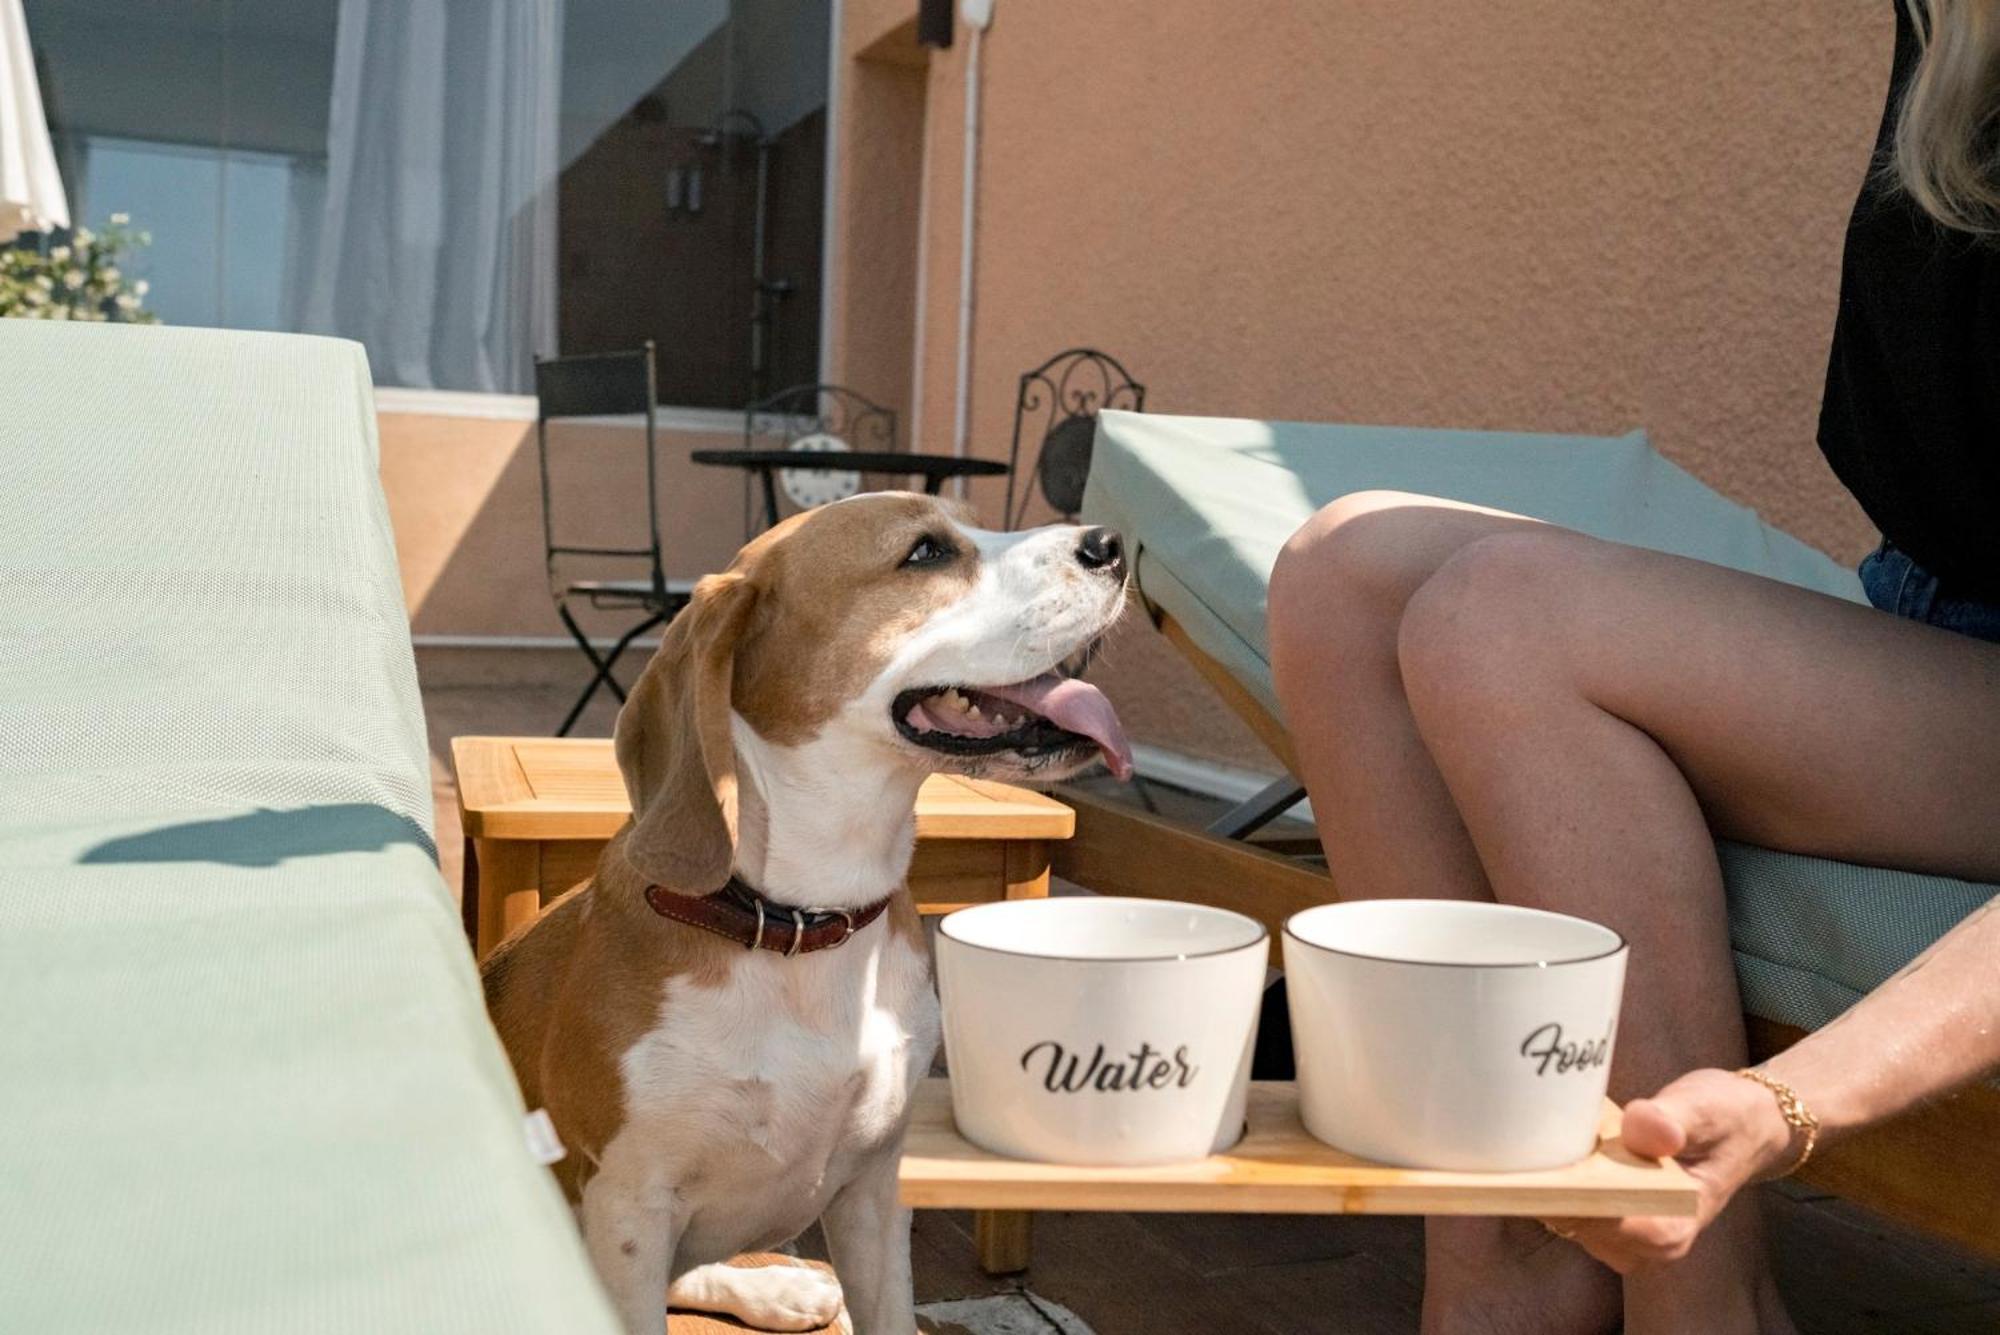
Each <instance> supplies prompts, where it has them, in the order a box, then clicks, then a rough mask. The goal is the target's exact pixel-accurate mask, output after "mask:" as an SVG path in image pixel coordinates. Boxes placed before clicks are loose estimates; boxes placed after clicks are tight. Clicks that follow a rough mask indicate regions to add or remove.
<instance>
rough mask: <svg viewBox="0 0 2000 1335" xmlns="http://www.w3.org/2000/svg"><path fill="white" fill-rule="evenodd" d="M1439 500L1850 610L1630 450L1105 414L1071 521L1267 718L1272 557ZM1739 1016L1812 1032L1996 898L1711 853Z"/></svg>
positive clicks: (1815, 864) (1806, 861)
mask: <svg viewBox="0 0 2000 1335" xmlns="http://www.w3.org/2000/svg"><path fill="white" fill-rule="evenodd" d="M1376 489H1386V490H1393V491H1409V492H1417V493H1421V494H1424V495H1432V496H1445V497H1450V498H1452V499H1454V500H1460V501H1469V502H1472V503H1475V504H1479V505H1489V506H1493V507H1496V508H1498V509H1503V510H1509V511H1512V512H1514V513H1517V514H1524V515H1532V516H1534V517H1535V518H1537V519H1545V520H1548V521H1550V522H1552V523H1557V524H1562V525H1564V526H1566V527H1569V528H1574V529H1578V530H1580V531H1582V532H1585V533H1590V534H1593V535H1595V536H1597V537H1601V538H1608V539H1612V540H1614V541H1618V542H1625V543H1631V544H1633V545H1636V546H1641V547H1650V548H1654V549H1657V550H1660V551H1667V552H1674V553H1677V554H1679V555H1682V556H1691V557H1697V558H1699V559H1701V560H1705V561H1712V562H1715V563H1717V564H1720V565H1726V566H1733V567H1735V568H1736V569H1739V570H1747V571H1751V572H1753V573H1756V574H1760V575H1765V576H1768V577H1770V578H1773V579H1781V580H1785V581H1787V582H1789V583H1793V584H1798V585H1802V586H1804V587H1806V588H1812V589H1818V590H1819V591H1821V592H1823V593H1827V594H1831V595H1833V596H1835V597H1840V598H1848V599H1852V600H1854V601H1856V602H1861V601H1865V599H1864V597H1863V595H1862V591H1861V584H1860V580H1859V579H1858V578H1856V576H1855V575H1854V574H1853V573H1852V572H1851V571H1849V570H1847V569H1845V568H1843V567H1842V566H1840V565H1839V564H1837V563H1836V562H1834V561H1832V560H1831V559H1829V558H1828V557H1827V556H1825V555H1824V554H1823V553H1821V552H1818V551H1816V550H1814V549H1813V548H1811V547H1808V546H1806V545H1805V544H1804V543H1802V542H1800V541H1798V540H1797V539H1796V538H1793V537H1791V536H1790V535H1788V534H1786V533H1784V532H1782V531H1780V530H1778V529H1775V528H1773V527H1771V526H1770V525H1769V524H1766V523H1764V522H1763V521H1762V520H1760V519H1759V518H1758V517H1757V515H1756V514H1755V512H1753V511H1751V510H1749V509H1746V508H1745V507H1743V506H1740V505H1737V504H1736V503H1735V502H1733V501H1730V500H1728V499H1726V498H1724V497H1722V496H1720V495H1718V494H1717V493H1715V492H1714V491H1712V490H1710V489H1709V488H1708V487H1707V486H1705V485H1703V484H1702V483H1701V482H1699V481H1697V480H1696V479H1695V478H1694V477H1692V476H1691V475H1690V474H1688V473H1687V472H1685V471H1683V470H1682V469H1680V468H1678V467H1676V466H1675V465H1673V464H1672V463H1669V462H1668V461H1667V460H1666V459H1664V458H1662V457H1661V456H1660V455H1659V454H1657V453H1656V452H1654V450H1653V449H1652V448H1651V447H1650V446H1649V445H1648V444H1647V443H1646V438H1645V434H1644V433H1643V432H1638V431H1635V432H1632V433H1631V434H1630V435H1626V436H1615V437H1609V436H1554V435H1527V434H1520V433H1513V432H1491V431H1443V430H1430V429H1426V428H1407V427H1372V426H1337V425H1309V424H1303V423H1294V422H1260V421H1253V420H1247V419H1237V418H1204V417H1168V416H1160V415H1156V414H1144V415H1142V414H1139V413H1127V412H1106V413H1103V414H1102V415H1100V416H1099V418H1098V427H1097V445H1096V453H1095V455H1094V457H1093V460H1092V463H1091V470H1090V481H1089V485H1088V488H1087V489H1086V491H1085V494H1084V516H1085V518H1086V519H1087V520H1088V521H1089V522H1091V523H1095V524H1109V525H1111V526H1113V527H1115V528H1117V529H1120V530H1121V531H1123V532H1124V533H1125V535H1126V538H1127V542H1128V547H1129V548H1130V550H1131V551H1132V552H1133V557H1132V561H1133V568H1134V571H1135V572H1136V578H1137V581H1138V584H1139V588H1140V590H1141V592H1142V593H1143V595H1144V597H1145V599H1146V601H1147V602H1148V603H1150V604H1152V605H1154V606H1156V607H1158V608H1160V609H1161V610H1163V611H1164V612H1166V613H1167V614H1169V615H1171V616H1172V617H1173V618H1174V620H1175V621H1177V622H1178V623H1179V624H1180V625H1181V626H1182V627H1183V628H1184V629H1185V630H1186V631H1187V633H1188V635H1189V636H1190V637H1191V638H1192V639H1193V640H1194V642H1195V644H1196V645H1197V646H1199V647H1200V648H1201V649H1202V650H1203V651H1204V652H1205V653H1207V654H1208V655H1209V656H1210V657H1212V658H1214V659H1215V660H1217V661H1218V662H1219V663H1221V664H1222V665H1223V666H1224V667H1225V668H1227V669H1228V671H1229V673H1230V675H1231V676H1233V677H1234V678H1235V679H1236V680H1237V681H1239V682H1241V683H1242V684H1243V686H1244V687H1245V688H1246V689H1248V690H1249V692H1250V693H1251V694H1252V695H1253V696H1255V697H1256V698H1257V699H1258V700H1260V701H1261V702H1262V703H1263V704H1264V706H1265V707H1266V708H1267V709H1269V710H1270V711H1271V712H1272V713H1273V714H1274V715H1278V716H1280V717H1282V711H1280V710H1279V708H1278V701H1277V695H1276V693H1275V691H1274V690H1273V689H1272V685H1271V668H1270V662H1269V658H1270V654H1269V647H1268V642H1267V640H1266V638H1265V628H1264V608H1265V590H1266V587H1267V585H1268V583H1269V581H1270V576H1271V567H1272V565H1273V564H1274V563H1275V561H1276V560H1277V556H1278V549H1279V548H1280V547H1281V546H1283V545H1284V542H1285V539H1286V538H1288V537H1290V536H1291V534H1292V532H1293V531H1294V530H1295V529H1297V528H1298V526H1299V525H1300V524H1301V523H1303V522H1304V521H1305V520H1306V518H1307V517H1308V516H1309V515H1311V514H1312V513H1313V512H1314V511H1315V510H1317V509H1319V508H1320V507H1321V506H1323V505H1325V504H1327V503H1328V502H1330V501H1334V500H1337V499H1338V498H1340V497H1341V496H1345V495H1348V494H1350V493H1353V492H1357V491H1369V490H1376ZM1722 862H1723V870H1724V874H1725V876H1726V878H1727V880H1728V883H1729V892H1730V913H1731V919H1732V929H1733V932H1734V935H1735V942H1736V949H1737V962H1738V972H1739V976H1740V978H1741V980H1742V985H1743V993H1744V1004H1745V1006H1746V1008H1747V1009H1748V1010H1749V1011H1750V1012H1751V1013H1752V1014H1754V1015H1761V1016H1764V1017H1766V1018H1768V1019H1772V1020H1777V1021H1780V1022H1782V1023H1786V1024H1792V1025H1798V1026H1800V1027H1803V1028H1816V1027H1818V1026H1819V1025H1821V1024H1824V1023H1826V1022H1827V1021H1828V1020H1830V1019H1832V1018H1833V1017H1834V1016H1835V1015H1837V1014H1839V1013H1840V1012H1841V1011H1842V1010H1845V1009H1846V1008H1847V1007H1848V1006H1850V1005H1852V1004H1853V1003H1854V1002H1855V1001H1856V1000H1857V999H1858V998H1859V997H1860V996H1861V995H1863V994H1864V993H1866V992H1867V991H1868V990H1870V989H1871V988H1873V987H1875V986H1876V985H1878V984H1879V983H1881V982H1882V981H1883V979H1885V978H1887V977H1888V976H1889V975H1890V974H1891V973H1893V972H1895V970H1897V969H1898V968H1900V967H1902V965H1903V964H1905V963H1907V962H1908V961H1909V960H1910V959H1911V958H1912V957H1913V956H1914V955H1916V954H1917V953H1918V952H1919V951H1921V950H1922V949H1923V948H1924V947H1925V946H1927V945H1929V944H1930V943H1931V942H1932V941H1934V940H1935V939H1937V937H1938V936H1940V935H1942V934H1943V933H1944V932H1945V931H1946V930H1948V929H1949V928H1950V927H1951V925H1952V924H1953V923H1955V922H1957V921H1958V920H1959V919H1960V918H1962V917H1963V916H1964V915H1965V914H1966V913H1968V912H1970V911H1971V910H1972V909H1973V908H1974V907H1976V906H1977V905H1979V904H1981V903H1984V902H1985V901H1986V900H1988V899H1991V898H1993V897H1994V896H1995V895H1996V894H2000V887H1993V886H1984V885H1973V884H1969V883H1967V882H1964V881H1955V880H1951V879H1948V878H1944V877H1934V876H1917V875H1914V874H1911V873H1906V872H1894V871H1883V870H1879V869H1876V868H1869V867H1856V866H1851V865H1849V864H1846V863H1840V862H1830V861H1827V860H1825V859H1821V858H1804V857H1797V856H1794V855H1791V854H1786V853H1774V852H1771V851H1769V850H1767V849H1758V848H1746V847H1741V846H1737V845H1724V846H1723V848H1722Z"/></svg>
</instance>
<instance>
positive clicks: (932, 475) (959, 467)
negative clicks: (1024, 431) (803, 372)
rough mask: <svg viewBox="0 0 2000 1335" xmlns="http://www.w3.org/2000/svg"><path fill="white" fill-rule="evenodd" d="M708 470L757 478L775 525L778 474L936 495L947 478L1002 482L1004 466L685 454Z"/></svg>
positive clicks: (877, 457)
mask: <svg viewBox="0 0 2000 1335" xmlns="http://www.w3.org/2000/svg"><path fill="white" fill-rule="evenodd" d="M688 457H689V458H690V459H692V460H694V461H695V462H696V463H698V464H706V465H708V466H709V467H711V468H741V469H743V470H744V471H746V472H751V473H755V474H756V475H757V478H758V481H759V482H761V483H762V484H763V487H764V526H765V527H766V528H768V527H770V526H771V525H773V524H775V523H777V522H778V470H780V469H783V468H799V469H806V470H810V471H815V472H826V473H878V474H889V475H896V476H902V477H920V478H922V479H923V480H924V491H925V493H926V494H927V495H931V496H935V495H937V494H938V488H939V487H942V486H943V485H944V480H945V479H946V478H949V477H1001V476H1003V475H1005V473H1006V472H1007V465H1006V464H1003V463H1001V462H999V461H998V460H996V459H961V458H959V457H957V456H956V455H950V454H901V453H898V452H896V451H893V450H852V451H850V450H840V451H827V452H825V453H821V452H819V451H805V450H695V451H693V452H692V453H690V454H689V455H688Z"/></svg>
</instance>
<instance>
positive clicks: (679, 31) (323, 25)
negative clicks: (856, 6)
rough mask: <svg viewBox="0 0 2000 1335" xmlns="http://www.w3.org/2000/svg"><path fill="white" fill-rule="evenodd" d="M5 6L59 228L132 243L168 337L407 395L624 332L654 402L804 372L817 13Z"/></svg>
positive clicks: (770, 5) (131, 264) (307, 1)
mask: <svg viewBox="0 0 2000 1335" xmlns="http://www.w3.org/2000/svg"><path fill="white" fill-rule="evenodd" d="M26 12H27V19H28V33H29V40H30V43H31V45H32V47H33V50H34V55H35V64H36V69H37V73H38V75H39V77H40V79H41V87H42V95H43V100H44V104H45V106H46V108H47V112H48V117H49V124H50V130H51V133H52V135H53V137H54V139H55V143H56V151H57V157H58V160H59V162H60V164H61V167H62V173H63V180H64V184H65V186H66V187H67V189H68V192H69V196H70V204H71V211H72V214H73V215H74V217H75V219H76V221H77V222H78V224H79V225H88V226H90V227H93V228H98V229H101V228H103V227H104V226H105V225H106V224H107V223H109V222H110V221H111V219H112V216H113V215H130V217H131V220H132V224H131V225H132V227H134V228H136V229H144V230H145V231H147V232H150V233H151V235H152V244H151V245H150V246H149V247H146V248H143V249H141V250H139V251H138V252H136V253H135V254H133V255H131V256H129V257H128V259H127V266H126V267H127V268H128V270H129V271H130V272H131V273H133V274H134V275H136V276H138V277H141V278H144V279H145V280H147V282H148V283H149V290H148V293H147V295H146V299H145V300H146V306H147V307H148V308H149V309H150V310H152V311H153V312H155V313H157V314H158V315H159V317H160V318H161V319H162V320H164V321H166V322H167V323H170V324H200V325H223V326H228V327H231V328H241V329H280V330H295V331H301V332H308V333H325V334H336V335H340V336H342V337H346V338H353V339H358V340H359V341H360V342H361V343H363V344H364V345H365V346H366V347H367V349H368V355H369V360H370V362H371V364H372V365H373V368H374V375H375V380H376V383H378V384H382V385H396V386H409V387H417V388H436V389H450V390H474V391H498V392H509V393H525V392H527V391H528V390H529V388H530V386H531V383H532V374H531V368H532V363H533V359H534V357H535V356H536V355H548V354H551V353H555V352H558V351H560V352H592V351H605V350H611V349H618V348H630V347H635V346H637V345H638V344H639V343H640V342H642V341H644V340H646V339H652V340H653V341H654V342H655V343H656V344H658V346H659V365H660V398H661V400H662V401H663V402H666V403H670V404H680V405H686V406H692V407H710V408H737V407H741V406H742V405H743V404H745V403H746V402H748V401H750V400H751V399H753V398H756V397H760V396H761V395H763V394H765V393H768V392H770V391H772V390H775V389H777V388H780V387H783V386H785V385H788V384H793V383H796V382H800V381H809V380H812V379H814V378H816V374H817V369H818V363H819V323H820V318H819V308H820V285H821V253H820V252H821V229H822V222H823V216H824V206H825V163H826V142H827V138H826V136H827V63H828V60H827V58H828V41H829V30H828V29H829V21H830V15H829V0H275V2H273V0H147V2H146V3H137V2H136V0H26ZM62 240H63V238H60V237H54V238H34V237H28V238H24V240H23V243H24V244H30V245H36V244H39V245H41V246H43V247H45V248H46V247H49V246H52V245H56V244H60V243H61V242H62Z"/></svg>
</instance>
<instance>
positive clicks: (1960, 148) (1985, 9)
mask: <svg viewBox="0 0 2000 1335" xmlns="http://www.w3.org/2000/svg"><path fill="white" fill-rule="evenodd" d="M1904 4H1906V5H1907V6H1908V7H1909V11H1910V18H1911V21H1912V22H1914V23H1915V24H1916V28H1917V35H1918V38H1919V40H1920V41H1921V42H1922V43H1923V58H1922V59H1921V60H1920V61H1919V62H1918V64H1917V70H1916V74H1915V76H1914V77H1913V78H1912V79H1911V80H1910V82H1909V87H1908V88H1907V89H1905V90H1904V93H1903V105H1902V107H1901V109H1900V112H1899V114H1898V116H1897V118H1896V152H1895V158H1894V172H1895V176H1896V180H1897V182H1898V183H1899V184H1900V185H1901V186H1902V188H1903V189H1904V190H1905V191H1907V192H1908V193H1909V196H1910V198H1911V199H1913V200H1915V201H1916V203H1917V204H1918V206H1919V207H1921V208H1922V209H1923V210H1924V212H1926V213H1928V214H1930V215H1931V216H1932V217H1933V218H1935V219H1937V220H1938V221H1939V222H1941V223H1943V224H1944V225H1945V226H1947V227H1953V228H1957V229H1958V230H1960V231H1965V232H1973V233H1977V234H1979V235H1981V236H1996V235H2000V12H1996V11H2000V3H1996V0H1904Z"/></svg>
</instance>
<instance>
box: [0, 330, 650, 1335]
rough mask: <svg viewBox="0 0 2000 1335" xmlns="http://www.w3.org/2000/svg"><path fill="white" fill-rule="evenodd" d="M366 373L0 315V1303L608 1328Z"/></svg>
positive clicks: (263, 341)
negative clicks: (430, 697)
mask: <svg viewBox="0 0 2000 1335" xmlns="http://www.w3.org/2000/svg"><path fill="white" fill-rule="evenodd" d="M376 467H377V459H376V443H375V419H374V409H373V406H372V403H371V398H370V388H369V379H368V367H367V363H366V360H365V358H364V357H363V356H362V353H361V351H360V349H359V348H358V347H357V346H355V345H354V344H350V343H343V342H336V341H333V340H327V339H312V338H297V337H289V336H279V335H259V334H238V333H224V332H217V331H208V330H169V329H149V328H134V327H130V326H71V325H60V324H47V323H42V322H31V321H18V320H4V321H0V1017H3V1018H0V1331H9V1332H13V1331H20V1332H30V1331H32V1332H35V1335H64V1333H65V1332H113V1331H117V1332H123V1331H134V1332H137V1331H145V1332H148V1335H234V1333H236V1332H242V1333H244V1335H250V1333H252V1332H254V1333H255V1335H270V1333H271V1332H280V1331H282V1332H286V1333H287V1335H320V1333H321V1332H324V1333H325V1335H363V1333H364V1332H365V1333H366V1335H382V1333H384V1332H412V1333H415V1332H424V1333H425V1335H435V1333H437V1332H466V1333H467V1335H471V1333H472V1332H481V1333H484V1332H501V1331H524V1332H525V1331H536V1332H541V1331H548V1332H608V1331H610V1330H612V1329H613V1328H614V1325H613V1322H612V1319H611V1317H610V1314H609V1312H608V1310H607V1306H606V1304H605V1302H604V1299H603V1297H602V1295H601V1292H600V1291H599V1289H598V1287H597V1285H596V1282H595V1280H594V1278H593V1276H592V1275H591V1273H590V1270H589V1267H588V1265H587V1263H586V1261H585V1259H584V1257H583V1255H582V1249H581V1246H580V1244H579V1243H578V1241H577V1238H576V1232H575V1229H574V1226H573V1225H572V1223H571V1222H570V1219H569V1217H568V1212H567V1210H566V1208H565V1207H564V1205H563V1203H562V1200H561V1198H560V1195H559V1193H557V1192H556V1190H555V1189H554V1187H553V1185H552V1183H551V1180H550V1178H549V1176H548V1173H547V1171H546V1170H545V1169H543V1168H542V1167H540V1166H539V1165H537V1164H536V1163H535V1162H534V1161H533V1160H532V1159H531V1158H530V1157H529V1154H528V1152H527V1149H526V1146H525V1143H524V1140H523V1136H522V1129H521V1117H522V1113H523V1109H522V1107H521V1103H520V1096H519V1094H518V1092H517V1090H516V1088H515V1085H514V1081H513V1078H512V1075H511V1073H510V1072H509V1070H508V1067H507V1063H506V1060H505V1058H504V1056H503V1055H502V1053H501V1050H500V1047H499V1044H498V1041H497V1040H496V1038H495V1037H494V1034H493V1031H492V1029H491V1027H490V1026H489V1025H488V1023H487V1021H486V1017H485V1013H484V1010H483V1007H482V1006H481V1001H480V992H479V985H478V979H477V977H476V975H475V972H474V969H473V965H472V960H471V957H470V954H469V952H468V951H467V949H466V944H465V938H464V934H463V932H462V931H461V930H460V927H459V922H458V915H457V913H456V911H455V910H454V908H453V905H452V903H451V900H450V897H449V895H448V893H447V892H446V889H445V887H444V885H443V883H442V881H441V880H440V879H439V876H438V872H437V867H436V864H435V860H434V856H433V852H432V844H431V810H430V807H431V796H430V779H429V762H428V758H427V751H426V745H425V739H424V725H423V718H422V714H421V712H420V709H419V706H418V700H417V690H416V679H415V674H414V668H413V664H412V658H411V653H410V642H409V630H408V623H407V619H406V616H405V612H404V608H403V603H402V594H401V589H400V586H399V583H398V580H397V575H396V566H395V554H394V551H393V548H392V546H391V544H390V535H389V529H388V519H387V514H386V511H385V508H384V505H383V500H382V495H381V491H380V489H379V486H378V484H377V480H376Z"/></svg>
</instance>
